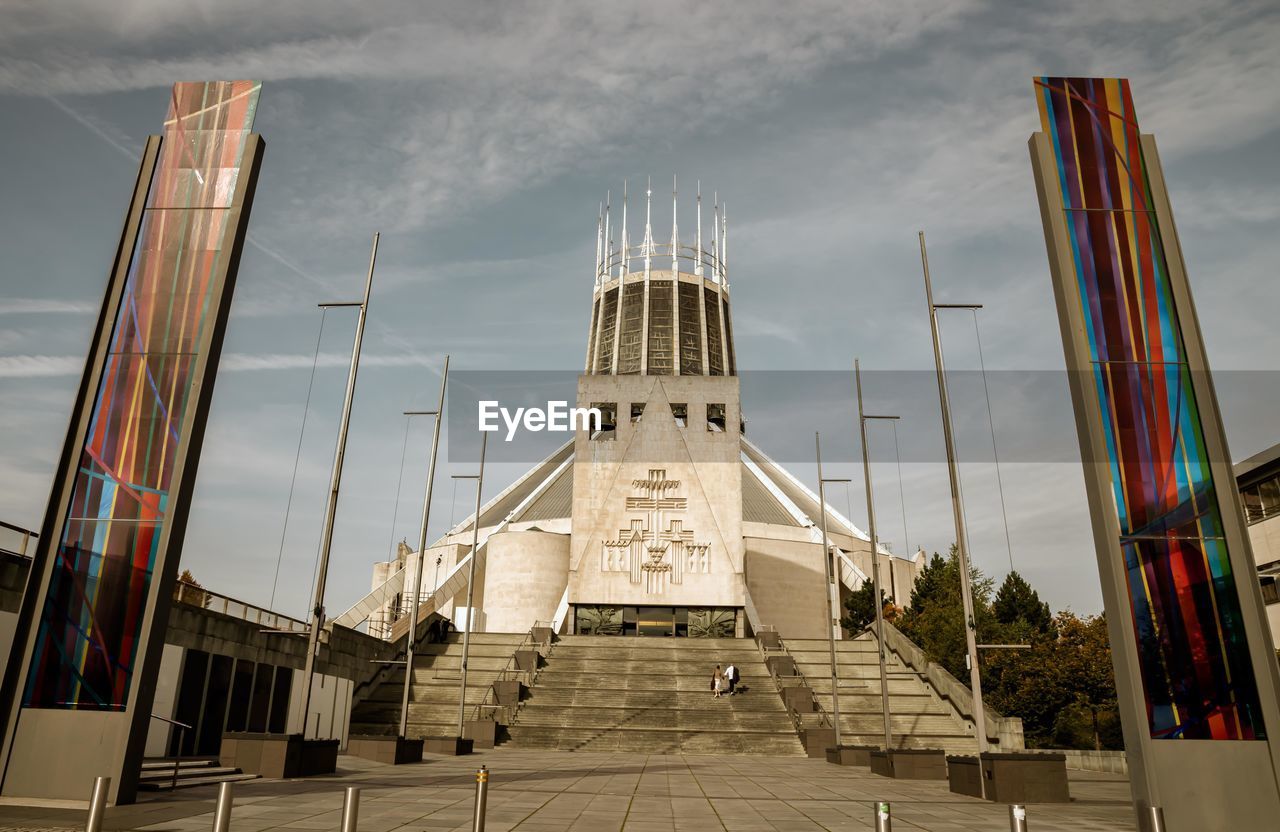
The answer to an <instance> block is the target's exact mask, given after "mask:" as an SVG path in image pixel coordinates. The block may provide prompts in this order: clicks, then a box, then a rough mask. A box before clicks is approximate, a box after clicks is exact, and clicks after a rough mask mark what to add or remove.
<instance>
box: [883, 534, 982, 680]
mask: <svg viewBox="0 0 1280 832" xmlns="http://www.w3.org/2000/svg"><path fill="white" fill-rule="evenodd" d="M969 578H970V585H971V588H972V590H973V607H974V618H975V620H976V622H977V630H978V634H979V636H980V637H981V638H983V639H989V640H999V639H1000V638H1001V627H1000V623H999V622H998V621H996V620H995V617H994V616H993V615H992V613H991V603H990V599H991V590H992V580H991V579H990V578H988V577H986V576H985V575H983V574H982V572H981V570H978V569H976V568H973V567H972V566H971V567H970V569H969ZM898 628H899V629H901V630H902V631H903V632H904V633H905V634H906V635H907V637H908V638H910V639H911V640H912V641H914V642H915V643H916V644H917V645H919V647H920V648H921V649H922V650H924V651H925V653H927V654H928V655H929V658H931V659H933V661H935V662H937V663H938V664H940V665H942V666H943V667H945V668H946V669H947V670H948V671H949V672H950V673H951V675H953V676H955V677H956V678H957V679H967V678H968V675H969V671H968V666H967V665H966V663H965V656H966V655H967V654H968V647H967V645H966V641H965V628H964V603H963V601H962V599H961V595H960V559H959V555H958V552H957V549H956V547H955V546H954V545H953V546H952V547H951V551H950V552H949V553H948V554H947V557H945V558H943V557H942V556H940V555H938V554H937V553H936V552H935V553H934V555H933V557H932V558H931V559H930V561H929V563H928V564H927V565H926V566H925V567H924V569H922V570H921V572H920V575H919V576H918V577H917V578H916V583H915V585H914V587H913V588H912V592H911V606H910V608H908V609H907V610H906V612H905V613H904V614H903V616H902V619H901V621H900V622H899V623H898Z"/></svg>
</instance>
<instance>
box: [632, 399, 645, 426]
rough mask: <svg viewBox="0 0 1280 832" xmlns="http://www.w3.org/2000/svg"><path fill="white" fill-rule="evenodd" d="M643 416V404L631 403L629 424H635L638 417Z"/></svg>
mask: <svg viewBox="0 0 1280 832" xmlns="http://www.w3.org/2000/svg"><path fill="white" fill-rule="evenodd" d="M643 415H644V402H632V403H631V424H633V425H634V424H636V423H637V422H639V421H640V417H641V416H643Z"/></svg>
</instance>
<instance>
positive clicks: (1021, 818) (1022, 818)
mask: <svg viewBox="0 0 1280 832" xmlns="http://www.w3.org/2000/svg"><path fill="white" fill-rule="evenodd" d="M1009 832H1027V807H1026V806H1023V805H1022V804H1021V803H1014V804H1013V805H1011V806H1010V807H1009Z"/></svg>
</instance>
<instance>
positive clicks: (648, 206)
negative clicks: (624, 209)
mask: <svg viewBox="0 0 1280 832" xmlns="http://www.w3.org/2000/svg"><path fill="white" fill-rule="evenodd" d="M652 217H653V177H652V176H651V177H649V179H648V180H647V181H646V183H645V186H644V276H645V278H648V277H649V266H650V265H651V264H652V262H653V225H652V223H651V222H650V220H651V219H652Z"/></svg>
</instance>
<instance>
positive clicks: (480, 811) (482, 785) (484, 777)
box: [471, 766, 489, 832]
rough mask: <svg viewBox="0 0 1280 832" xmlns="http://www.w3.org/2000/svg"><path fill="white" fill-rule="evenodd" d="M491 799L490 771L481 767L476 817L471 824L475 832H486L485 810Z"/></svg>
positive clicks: (477, 780) (477, 773)
mask: <svg viewBox="0 0 1280 832" xmlns="http://www.w3.org/2000/svg"><path fill="white" fill-rule="evenodd" d="M488 799H489V769H488V768H487V767H486V766H480V770H479V771H477V772H476V817H475V820H474V821H472V823H471V829H472V830H473V832H484V809H485V803H487V802H488Z"/></svg>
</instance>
